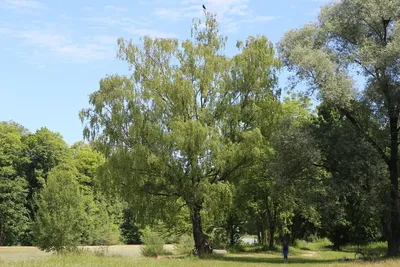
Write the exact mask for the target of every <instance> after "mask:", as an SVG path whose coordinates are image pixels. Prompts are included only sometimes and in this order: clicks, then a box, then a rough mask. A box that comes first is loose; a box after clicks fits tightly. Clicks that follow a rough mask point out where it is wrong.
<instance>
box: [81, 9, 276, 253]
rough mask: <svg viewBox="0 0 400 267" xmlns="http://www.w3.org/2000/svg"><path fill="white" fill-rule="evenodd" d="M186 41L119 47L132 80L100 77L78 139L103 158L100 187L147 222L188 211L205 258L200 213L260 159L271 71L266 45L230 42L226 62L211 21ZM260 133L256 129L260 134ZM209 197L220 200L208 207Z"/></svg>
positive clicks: (272, 60) (264, 42) (270, 55)
mask: <svg viewBox="0 0 400 267" xmlns="http://www.w3.org/2000/svg"><path fill="white" fill-rule="evenodd" d="M201 26H202V24H201V22H200V21H196V22H195V23H194V24H193V28H192V39H191V40H186V41H182V42H179V41H178V40H175V39H151V38H147V37H145V38H144V39H143V45H142V46H140V45H135V44H134V43H132V41H126V40H123V39H119V46H120V50H119V57H120V59H122V60H125V61H126V62H127V63H128V64H129V68H130V69H131V70H132V75H131V76H119V75H112V76H108V77H106V78H104V79H102V80H101V81H100V89H99V90H98V91H96V92H95V93H93V94H92V95H91V96H90V103H91V104H92V108H89V109H85V110H82V112H81V114H80V116H81V119H82V120H83V121H85V122H87V125H86V127H85V130H84V134H85V137H87V138H89V139H91V140H93V141H94V142H95V143H96V145H97V148H98V149H100V150H102V151H103V152H104V153H105V155H106V158H107V162H106V165H105V166H104V168H102V169H103V174H104V177H107V179H105V182H108V186H109V188H114V189H116V190H117V191H118V192H119V193H121V194H122V196H124V197H125V198H126V200H127V201H129V203H131V204H132V206H133V207H134V208H136V210H140V211H141V215H142V216H141V217H142V218H146V219H148V220H150V219H152V218H153V219H155V217H159V216H160V214H165V213H174V212H176V210H177V209H179V206H180V205H179V204H178V203H183V205H186V206H187V207H188V208H189V211H190V219H191V222H192V228H193V237H194V240H195V244H196V247H197V249H198V250H199V252H200V253H203V252H207V251H209V246H208V241H207V238H206V236H205V234H204V230H203V221H202V210H203V209H204V208H208V207H209V206H210V205H215V204H217V203H219V199H221V198H225V197H229V195H230V192H231V190H230V186H229V180H230V179H231V178H232V177H233V176H234V175H235V174H236V173H237V171H239V170H240V169H242V168H245V167H248V166H250V165H251V164H252V162H253V160H254V159H255V158H256V157H258V156H259V154H260V149H259V147H260V146H261V145H262V142H263V138H262V135H261V132H262V131H263V129H264V128H266V127H267V126H268V125H267V124H265V125H261V126H260V124H259V123H258V122H259V121H260V120H261V118H260V114H265V113H266V112H260V111H261V110H271V112H272V109H273V105H269V103H270V102H273V101H274V95H273V88H274V86H275V80H276V79H275V70H276V69H277V67H278V66H279V63H278V61H277V60H276V59H275V57H274V50H273V46H272V44H271V43H270V42H269V41H268V40H267V39H266V38H265V37H257V38H253V37H250V38H248V39H247V40H246V41H245V42H244V43H243V42H238V49H239V53H238V54H237V55H236V56H234V57H233V58H228V57H226V56H225V55H224V54H223V48H224V46H225V42H226V38H225V37H223V36H221V35H220V34H219V31H218V25H217V23H216V19H215V16H214V15H212V14H208V15H207V19H206V21H205V27H201ZM263 127H264V128H263ZM210 195H214V196H218V197H216V198H213V199H211V198H209V196H210Z"/></svg>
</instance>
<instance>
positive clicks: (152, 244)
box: [141, 228, 167, 257]
mask: <svg viewBox="0 0 400 267" xmlns="http://www.w3.org/2000/svg"><path fill="white" fill-rule="evenodd" d="M141 239H142V242H143V246H142V248H141V252H142V255H143V256H146V257H155V256H160V255H164V254H166V253H167V252H166V251H165V250H164V245H165V242H164V239H163V238H162V237H161V235H160V234H159V233H157V232H154V231H151V230H150V229H149V228H146V229H144V230H143V232H142V237H141Z"/></svg>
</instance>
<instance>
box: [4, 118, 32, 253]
mask: <svg viewBox="0 0 400 267" xmlns="http://www.w3.org/2000/svg"><path fill="white" fill-rule="evenodd" d="M25 132H26V130H25V129H24V128H23V127H22V126H20V125H18V124H16V123H13V122H10V123H7V122H0V246H3V245H15V244H21V243H23V238H24V233H25V232H26V231H27V230H28V228H29V222H30V220H29V214H28V210H27V209H26V206H25V205H26V197H27V193H28V190H27V182H26V180H25V179H24V178H23V166H24V164H25V163H26V161H27V158H26V157H25V156H24V154H23V149H24V145H23V143H22V138H23V134H24V133H25Z"/></svg>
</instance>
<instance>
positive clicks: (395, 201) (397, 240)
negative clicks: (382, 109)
mask: <svg viewBox="0 0 400 267" xmlns="http://www.w3.org/2000/svg"><path fill="white" fill-rule="evenodd" d="M397 125H398V117H397V116H391V117H390V160H389V171H390V186H391V188H390V230H391V235H390V236H389V239H388V252H387V254H388V256H398V255H399V254H400V209H399V180H398V177H399V176H398V167H397V161H398V130H397V127H398V126H397Z"/></svg>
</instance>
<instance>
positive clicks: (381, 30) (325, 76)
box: [279, 0, 400, 256]
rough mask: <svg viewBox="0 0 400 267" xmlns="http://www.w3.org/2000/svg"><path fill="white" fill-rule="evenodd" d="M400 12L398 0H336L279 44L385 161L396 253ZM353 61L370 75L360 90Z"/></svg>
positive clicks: (399, 246) (399, 244)
mask: <svg viewBox="0 0 400 267" xmlns="http://www.w3.org/2000/svg"><path fill="white" fill-rule="evenodd" d="M399 15H400V1H398V0H379V1H375V0H343V1H335V2H333V3H331V4H329V5H327V6H325V7H324V8H323V9H322V11H321V13H320V15H319V19H318V21H317V22H316V23H313V24H309V25H306V26H305V27H303V28H302V29H300V30H291V31H289V32H288V33H286V34H285V36H284V38H283V39H282V41H281V42H280V45H279V50H280V54H281V58H282V61H283V63H284V65H286V66H287V67H288V68H289V69H290V70H293V71H295V72H296V75H297V78H299V79H301V80H306V81H307V82H308V85H309V86H310V88H312V89H318V90H319V93H320V96H321V97H322V99H323V100H324V101H326V102H328V103H330V104H332V105H334V106H336V107H337V109H338V110H340V112H341V113H342V114H344V115H345V116H346V118H347V120H348V121H350V122H351V123H352V124H353V126H354V127H355V128H356V129H357V130H358V131H359V133H360V134H361V135H362V136H363V137H364V138H365V140H367V141H368V142H369V143H370V144H371V146H373V147H374V149H375V150H376V151H377V152H378V153H379V155H380V157H381V158H382V160H383V161H384V162H385V164H386V165H387V168H388V170H389V175H388V176H387V178H388V180H389V181H390V187H389V188H388V189H387V190H388V192H389V193H390V202H389V203H388V212H389V214H390V215H389V217H388V219H387V222H386V224H387V227H386V228H387V229H388V231H387V236H386V238H387V241H388V252H387V253H388V255H392V256H393V255H399V254H400V207H399V205H400V201H399V170H398V145H399V125H398V124H399V111H400V90H399V88H400V80H399V75H400V65H399V59H400V49H399V47H400V28H399V27H398V21H399ZM354 66H355V67H357V68H358V69H359V70H360V72H361V73H362V75H363V78H364V79H365V80H366V84H365V88H363V90H361V91H360V92H358V93H359V94H358V95H357V94H356V86H355V84H354V82H353V79H352V78H351V73H350V70H351V67H354ZM365 117H368V118H370V120H365ZM371 121H372V122H374V123H368V122H371Z"/></svg>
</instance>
